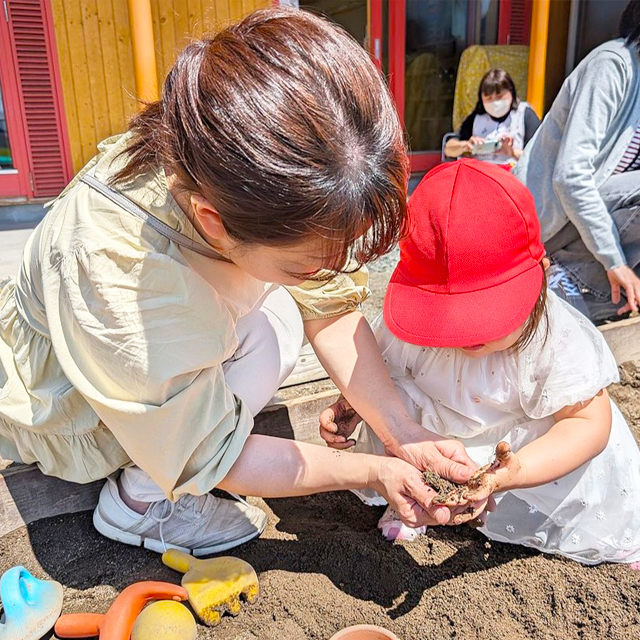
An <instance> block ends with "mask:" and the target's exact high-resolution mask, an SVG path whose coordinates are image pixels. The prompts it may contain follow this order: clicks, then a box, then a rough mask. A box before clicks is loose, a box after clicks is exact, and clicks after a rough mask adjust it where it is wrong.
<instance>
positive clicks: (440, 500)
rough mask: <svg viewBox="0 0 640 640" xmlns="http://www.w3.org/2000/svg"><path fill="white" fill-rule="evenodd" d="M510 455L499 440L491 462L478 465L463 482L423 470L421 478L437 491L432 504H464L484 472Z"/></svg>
mask: <svg viewBox="0 0 640 640" xmlns="http://www.w3.org/2000/svg"><path fill="white" fill-rule="evenodd" d="M510 455H511V448H510V447H509V445H508V444H507V443H506V442H499V443H498V445H497V446H496V457H495V459H494V461H493V462H492V463H491V464H486V465H485V466H484V467H480V469H478V470H477V471H476V472H475V473H474V474H473V475H472V476H471V478H469V480H467V482H465V483H464V484H457V483H456V482H451V481H449V480H446V479H445V478H442V477H441V476H439V475H438V474H437V473H434V472H433V471H425V472H424V473H423V474H422V478H423V480H424V482H425V484H428V485H429V486H430V487H431V488H432V489H433V490H434V491H436V492H437V493H438V495H437V496H435V497H434V498H433V504H446V505H448V506H452V505H457V504H466V502H467V499H468V497H469V496H470V495H471V494H472V493H474V492H475V491H477V490H478V489H479V488H480V486H481V485H482V480H483V478H484V476H485V474H487V473H489V472H491V471H494V470H495V469H497V468H498V467H499V466H501V465H502V464H504V463H505V461H506V460H507V458H508V457H509V456H510Z"/></svg>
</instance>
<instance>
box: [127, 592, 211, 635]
mask: <svg viewBox="0 0 640 640" xmlns="http://www.w3.org/2000/svg"><path fill="white" fill-rule="evenodd" d="M197 635H198V628H197V626H196V621H195V619H194V618H193V614H192V613H191V611H189V609H187V607H185V606H184V605H183V604H180V603H179V602H175V601H173V600H160V601H157V602H154V603H153V604H150V605H148V606H147V607H145V608H144V609H143V610H142V612H141V613H140V615H139V616H138V617H137V618H136V621H135V623H134V625H133V629H132V631H131V640H196V637H197Z"/></svg>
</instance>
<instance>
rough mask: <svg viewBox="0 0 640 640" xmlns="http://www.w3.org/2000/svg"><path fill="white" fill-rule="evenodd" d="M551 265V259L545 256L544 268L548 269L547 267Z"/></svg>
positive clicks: (543, 259) (543, 260)
mask: <svg viewBox="0 0 640 640" xmlns="http://www.w3.org/2000/svg"><path fill="white" fill-rule="evenodd" d="M550 266H551V260H549V258H547V256H545V257H544V258H542V268H543V269H544V270H545V271H547V269H548V268H549V267H550Z"/></svg>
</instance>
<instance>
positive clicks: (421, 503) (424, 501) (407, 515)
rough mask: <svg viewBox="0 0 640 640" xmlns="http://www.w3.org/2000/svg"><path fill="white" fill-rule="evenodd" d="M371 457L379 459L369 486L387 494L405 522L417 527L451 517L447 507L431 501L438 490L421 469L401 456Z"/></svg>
mask: <svg viewBox="0 0 640 640" xmlns="http://www.w3.org/2000/svg"><path fill="white" fill-rule="evenodd" d="M371 457H374V458H376V460H377V464H376V465H375V466H374V467H373V475H372V477H371V481H370V482H369V484H368V486H369V488H371V489H374V490H375V491H377V492H378V493H379V494H380V495H382V496H384V497H385V499H386V500H387V502H388V503H389V505H390V506H391V508H392V509H393V510H394V511H395V512H396V513H397V514H398V516H399V517H400V519H401V520H402V522H403V523H404V524H405V525H407V526H408V527H411V528H412V529H415V528H417V527H421V526H423V525H429V526H433V525H439V524H447V523H448V522H449V521H450V520H451V517H452V516H451V511H450V510H449V508H448V507H446V506H444V505H434V504H432V500H433V498H434V497H435V495H436V493H435V491H434V490H433V489H431V487H429V486H428V485H426V484H425V483H424V480H423V479H422V473H421V472H420V471H418V469H416V468H415V467H413V466H412V465H410V464H408V463H407V462H404V461H403V460H399V459H398V458H392V457H388V456H371Z"/></svg>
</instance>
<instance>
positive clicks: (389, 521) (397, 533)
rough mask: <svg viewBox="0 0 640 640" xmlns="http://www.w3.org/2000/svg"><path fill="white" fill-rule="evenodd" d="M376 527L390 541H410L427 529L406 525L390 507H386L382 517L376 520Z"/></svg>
mask: <svg viewBox="0 0 640 640" xmlns="http://www.w3.org/2000/svg"><path fill="white" fill-rule="evenodd" d="M378 529H380V531H381V532H382V535H383V536H384V538H385V539H386V540H389V541H390V542H393V541H394V540H404V541H406V542H411V541H412V540H415V539H416V538H417V537H418V536H420V535H423V534H424V533H426V531H427V527H418V528H417V529H412V528H411V527H407V526H406V525H405V524H403V523H402V520H400V518H399V517H398V514H397V513H396V512H395V511H394V510H393V509H392V508H391V507H388V508H387V510H386V511H385V512H384V514H383V516H382V518H380V520H379V521H378Z"/></svg>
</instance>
